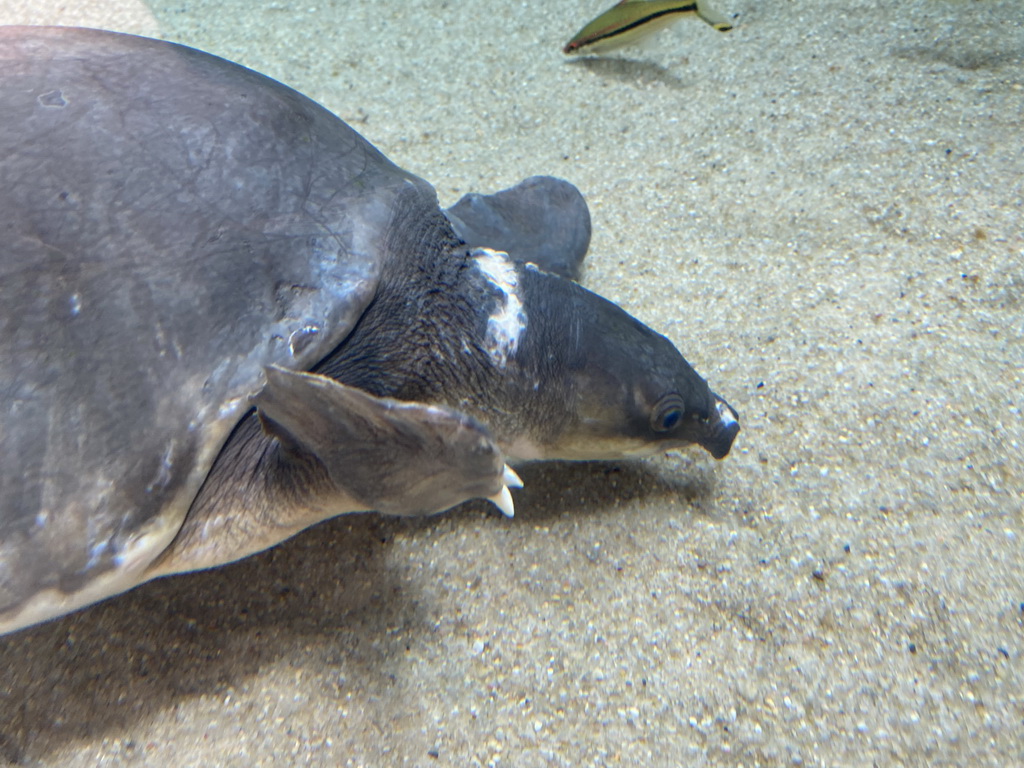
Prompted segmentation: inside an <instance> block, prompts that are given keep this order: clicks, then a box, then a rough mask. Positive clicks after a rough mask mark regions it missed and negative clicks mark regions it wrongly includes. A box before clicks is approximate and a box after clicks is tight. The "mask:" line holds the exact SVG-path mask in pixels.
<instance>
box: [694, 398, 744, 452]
mask: <svg viewBox="0 0 1024 768" xmlns="http://www.w3.org/2000/svg"><path fill="white" fill-rule="evenodd" d="M712 397H714V400H715V405H714V409H713V410H712V411H711V415H710V416H709V417H708V420H707V422H705V425H704V435H703V436H702V437H701V439H700V441H699V442H700V445H701V447H703V448H704V449H705V450H706V451H707V452H708V453H710V454H711V455H712V456H714V457H715V458H716V459H724V458H725V457H726V456H727V455H728V453H729V449H730V448H732V442H733V440H735V439H736V435H738V434H739V431H740V417H739V414H737V413H736V410H735V409H734V408H733V407H732V406H731V405H729V404H728V403H727V402H725V400H723V399H722V398H720V397H719V396H718V395H716V394H714V393H712Z"/></svg>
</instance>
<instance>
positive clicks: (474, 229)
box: [445, 176, 590, 280]
mask: <svg viewBox="0 0 1024 768" xmlns="http://www.w3.org/2000/svg"><path fill="white" fill-rule="evenodd" d="M445 215H446V216H447V217H448V220H449V221H450V222H451V225H452V228H453V229H454V230H455V233H456V234H457V235H458V236H459V237H460V238H462V240H464V241H465V242H466V244H467V245H471V246H474V247H482V248H490V249H492V250H495V251H504V252H505V253H507V254H509V255H510V256H511V257H512V258H513V259H515V260H516V261H518V262H521V263H528V262H529V263H533V264H536V265H537V266H539V267H540V268H541V269H543V270H544V271H545V272H550V273H552V274H555V275H559V276H560V277H565V278H568V279H570V280H578V279H579V276H580V270H581V269H582V266H583V258H584V257H585V256H586V255H587V248H588V247H589V246H590V211H589V209H588V208H587V203H586V201H585V200H584V199H583V195H581V194H580V191H579V190H578V189H576V187H574V186H573V185H572V184H570V183H569V182H567V181H564V180H562V179H556V178H554V177H552V176H531V177H530V178H528V179H525V180H523V181H521V182H520V183H519V184H516V186H514V187H511V188H509V189H503V190H501V191H500V192H495V193H494V194H493V195H481V194H476V193H472V194H468V195H464V196H463V197H462V199H461V200H459V202H457V203H456V204H455V205H453V206H452V207H451V208H449V209H448V210H446V211H445Z"/></svg>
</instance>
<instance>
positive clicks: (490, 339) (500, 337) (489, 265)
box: [472, 248, 526, 369]
mask: <svg viewBox="0 0 1024 768" xmlns="http://www.w3.org/2000/svg"><path fill="white" fill-rule="evenodd" d="M472 257H473V260H474V261H475V262H476V266H477V269H479V270H480V272H481V273H483V275H484V277H486V278H487V281H488V282H489V283H490V284H491V285H493V286H494V287H495V288H497V289H498V290H499V291H500V292H501V294H502V297H501V298H500V299H499V300H498V305H497V307H496V308H495V310H494V314H492V315H491V316H490V317H489V318H488V320H487V339H486V346H487V353H488V354H489V355H490V356H491V359H492V360H493V361H494V364H495V365H497V366H498V367H499V368H502V369H503V368H504V367H505V365H506V364H507V363H508V359H509V358H510V357H511V356H512V355H514V354H515V352H516V348H517V347H518V346H519V339H520V338H521V337H522V335H523V332H524V331H525V330H526V310H525V309H523V302H522V301H521V300H520V298H519V278H518V276H517V275H516V265H515V262H514V261H513V260H512V259H511V258H510V257H509V255H508V254H507V253H504V252H502V251H492V250H491V249H490V248H475V249H473V252H472Z"/></svg>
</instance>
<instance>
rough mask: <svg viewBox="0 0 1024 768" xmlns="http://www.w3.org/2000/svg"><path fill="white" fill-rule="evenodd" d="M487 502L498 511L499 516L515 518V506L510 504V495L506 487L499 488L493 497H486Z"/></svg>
mask: <svg viewBox="0 0 1024 768" xmlns="http://www.w3.org/2000/svg"><path fill="white" fill-rule="evenodd" d="M487 500H488V501H489V502H491V503H492V504H494V506H496V507H497V508H498V509H500V510H501V514H503V515H504V516H505V517H514V516H515V514H516V508H515V505H514V504H512V494H511V493H510V492H509V490H508V486H507V485H503V486H501V490H500V491H498V492H497V493H496V494H494V495H493V496H488V497H487Z"/></svg>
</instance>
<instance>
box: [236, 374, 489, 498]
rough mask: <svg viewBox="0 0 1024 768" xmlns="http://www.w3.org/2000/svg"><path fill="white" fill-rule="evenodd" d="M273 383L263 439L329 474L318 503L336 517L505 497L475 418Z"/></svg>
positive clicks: (326, 381) (323, 383)
mask: <svg viewBox="0 0 1024 768" xmlns="http://www.w3.org/2000/svg"><path fill="white" fill-rule="evenodd" d="M266 374H267V384H266V386H265V387H264V389H263V391H262V392H261V393H260V394H259V395H258V396H257V397H256V409H257V412H258V413H259V415H260V418H261V419H262V421H263V425H264V429H265V431H266V432H267V433H268V434H269V435H271V436H273V437H275V438H276V439H277V440H278V441H279V442H280V443H281V444H282V446H283V448H284V451H285V452H284V455H285V456H286V457H287V458H286V460H291V461H298V462H305V461H308V460H310V459H315V460H316V461H318V462H319V463H320V464H322V465H323V467H324V469H326V471H327V474H328V475H329V476H330V480H331V486H332V487H331V488H329V489H326V490H325V491H324V492H323V498H322V499H321V500H320V503H321V504H323V505H324V507H325V511H327V512H328V513H330V509H331V508H332V507H336V508H337V507H341V508H344V507H350V506H352V505H354V508H355V509H360V510H376V511H378V512H386V513H388V514H393V515H429V514H433V513H435V512H442V511H444V510H446V509H450V508H451V507H453V506H455V505H456V504H460V503H462V502H463V501H467V500H468V499H475V498H490V497H497V496H501V495H502V489H503V488H504V486H505V485H506V483H505V477H506V475H505V471H504V470H505V462H504V459H503V458H502V453H501V449H500V448H498V446H497V444H496V443H495V442H494V441H493V440H492V439H491V436H490V434H489V433H488V432H487V430H486V429H485V428H484V427H483V426H482V425H481V424H480V423H479V422H478V421H476V420H475V419H473V418H471V417H470V416H467V415H465V414H462V413H459V412H458V411H455V410H453V409H451V408H444V407H439V406H432V405H422V404H420V403H407V402H402V401H399V400H392V399H390V398H380V397H374V396H373V395H370V394H367V393H366V392H363V391H362V390H359V389H355V388H353V387H348V386H345V385H344V384H341V383H339V382H337V381H335V380H334V379H332V378H330V377H327V376H321V375H318V374H313V373H296V372H294V371H289V370H285V369H283V368H277V367H271V368H268V369H267V371H266ZM332 494H337V496H338V500H337V501H335V500H334V499H333V498H332ZM499 506H500V505H499ZM341 511H348V510H347V509H342V510H341ZM503 511H506V512H507V510H503Z"/></svg>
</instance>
